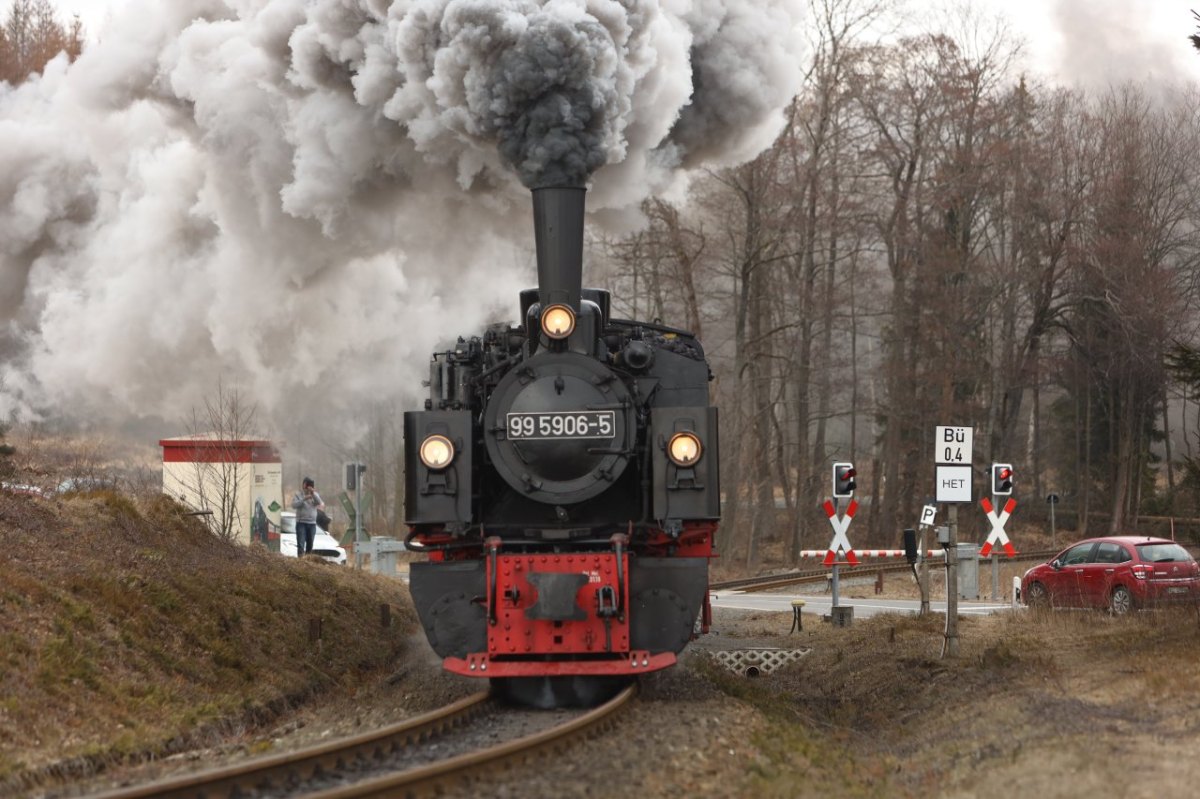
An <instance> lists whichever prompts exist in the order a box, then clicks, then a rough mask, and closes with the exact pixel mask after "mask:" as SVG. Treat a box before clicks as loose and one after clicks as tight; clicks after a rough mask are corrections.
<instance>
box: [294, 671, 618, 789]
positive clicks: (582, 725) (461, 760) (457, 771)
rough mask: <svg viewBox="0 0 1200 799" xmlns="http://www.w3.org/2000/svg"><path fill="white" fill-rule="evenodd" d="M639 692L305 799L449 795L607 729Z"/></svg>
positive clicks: (616, 697)
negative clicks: (465, 783)
mask: <svg viewBox="0 0 1200 799" xmlns="http://www.w3.org/2000/svg"><path fill="white" fill-rule="evenodd" d="M636 694H637V684H636V683H634V684H633V685H630V686H629V687H628V688H626V689H625V690H623V691H621V693H619V694H617V695H616V696H615V697H613V698H612V699H610V700H609V701H608V702H606V703H605V704H603V705H600V706H599V707H596V708H593V709H592V710H589V711H588V712H587V713H585V714H583V715H581V716H577V717H576V718H574V719H572V720H571V721H569V722H567V723H566V724H561V725H559V726H557V727H552V728H551V729H548V730H543V731H542V732H539V733H535V734H533V735H527V736H525V737H524V738H518V739H516V740H514V741H507V742H505V743H502V744H498V745H496V746H493V747H489V748H487V749H481V750H479V751H477V752H471V753H469V754H465V755H458V756H457V757H452V758H450V759H448V760H443V761H440V762H437V763H431V764H429V765H426V766H419V767H417V768H414V769H409V770H406V771H401V772H397V773H395V774H389V775H386V776H383V777H376V778H373V779H368V780H364V781H362V782H358V783H355V784H353V785H346V786H343V787H338V788H332V789H329V790H325V791H318V792H316V793H311V794H305V795H304V799H364V797H384V798H385V799H389V798H390V797H396V796H405V797H411V796H421V795H426V794H430V795H438V796H443V795H447V794H445V793H443V792H441V790H442V789H443V788H445V787H446V785H447V783H450V782H453V781H455V780H459V779H463V778H466V777H468V776H470V777H477V776H478V775H479V773H480V772H482V771H485V770H487V769H491V768H496V767H499V766H501V765H502V764H505V763H508V762H510V761H512V760H516V759H522V758H527V757H529V756H531V755H533V754H535V753H538V752H540V751H542V750H549V749H553V748H555V747H558V746H561V745H562V744H563V743H565V742H566V741H568V740H570V739H573V738H576V737H580V736H586V735H589V734H591V733H594V732H598V731H600V730H602V729H604V728H605V727H606V726H607V725H608V724H611V723H612V721H613V716H614V715H615V714H616V712H617V711H618V710H620V709H621V708H623V707H624V706H625V705H627V704H628V703H629V702H630V701H631V700H632V699H633V697H634V696H635V695H636ZM435 792H436V793H435Z"/></svg>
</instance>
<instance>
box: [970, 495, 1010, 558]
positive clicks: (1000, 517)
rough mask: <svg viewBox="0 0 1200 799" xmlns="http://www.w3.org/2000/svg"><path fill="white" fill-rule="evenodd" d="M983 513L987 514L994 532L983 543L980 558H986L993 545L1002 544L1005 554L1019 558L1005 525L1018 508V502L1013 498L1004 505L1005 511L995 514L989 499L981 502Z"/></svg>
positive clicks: (985, 498)
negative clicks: (1006, 532) (1005, 530)
mask: <svg viewBox="0 0 1200 799" xmlns="http://www.w3.org/2000/svg"><path fill="white" fill-rule="evenodd" d="M979 504H980V506H981V507H982V508H983V512H984V513H986V514H987V517H988V521H989V522H991V523H992V532H991V533H989V534H988V537H987V541H984V542H983V547H981V548H980V550H979V557H981V558H986V557H987V556H988V555H989V554H991V551H992V544H993V543H995V544H1000V545H1001V546H1003V547H1004V554H1006V555H1008V556H1009V557H1010V558H1015V557H1016V556H1017V550H1016V549H1015V548H1014V547H1013V545H1012V544H1011V543H1010V542H1009V540H1008V536H1007V535H1006V534H1005V532H1004V523H1005V522H1006V521H1008V517H1009V515H1010V514H1011V513H1012V512H1013V509H1014V508H1016V507H1017V501H1016V500H1015V499H1013V498H1012V497H1009V498H1008V502H1005V503H1004V510H1002V511H1000V512H999V513H995V512H993V510H992V501H991V500H990V499H988V498H987V497H984V498H983V499H981V500H979Z"/></svg>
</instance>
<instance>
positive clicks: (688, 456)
mask: <svg viewBox="0 0 1200 799" xmlns="http://www.w3.org/2000/svg"><path fill="white" fill-rule="evenodd" d="M703 453H704V449H703V448H702V447H701V446H700V439H699V438H697V437H696V434H695V433H676V434H675V435H673V436H671V441H670V442H669V443H668V444H667V456H668V457H669V458H670V459H671V462H672V463H674V464H675V465H676V466H684V467H686V466H693V465H695V463H696V461H698V460H700V456H701V455H702V454H703Z"/></svg>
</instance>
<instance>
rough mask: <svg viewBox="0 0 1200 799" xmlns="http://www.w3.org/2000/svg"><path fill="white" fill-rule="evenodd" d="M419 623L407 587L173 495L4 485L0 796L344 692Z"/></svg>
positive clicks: (382, 668) (399, 647) (0, 507)
mask: <svg viewBox="0 0 1200 799" xmlns="http://www.w3.org/2000/svg"><path fill="white" fill-rule="evenodd" d="M384 604H387V605H389V606H390V608H391V610H390V613H391V624H390V626H389V627H387V628H384V627H383V623H382V613H381V605H384ZM313 620H318V622H317V623H314V621H313ZM318 625H319V626H318ZM412 629H413V614H412V612H411V609H410V605H409V602H408V598H407V593H406V592H405V591H404V590H403V589H402V587H401V586H400V584H399V583H397V582H395V581H391V580H387V579H385V578H379V577H374V576H372V575H369V574H365V573H363V572H357V571H354V570H351V569H345V568H340V567H335V566H330V565H327V564H324V563H321V562H317V561H306V562H298V561H295V560H291V559H285V558H282V557H280V556H279V555H276V554H272V553H270V552H267V551H266V550H264V549H262V548H261V547H243V546H238V545H233V544H228V543H223V542H221V541H219V540H217V539H215V538H214V537H213V536H211V535H210V534H209V533H207V532H206V530H205V529H204V528H203V527H202V526H201V525H200V524H199V523H197V522H196V520H195V519H192V518H189V517H187V516H185V515H183V513H182V510H181V508H180V506H178V505H176V504H175V503H174V502H172V501H171V500H169V499H167V498H165V497H157V498H153V499H148V500H146V501H144V502H137V503H135V502H133V501H131V500H130V499H128V498H126V497H124V496H122V495H119V494H116V493H111V492H99V493H95V494H92V495H87V496H76V497H68V498H64V499H55V500H44V499H34V498H31V497H25V496H14V495H10V494H5V493H3V492H0V794H4V793H8V792H9V790H8V789H14V790H15V789H20V788H22V787H28V786H29V785H30V784H32V783H36V782H40V781H42V780H43V779H46V778H47V777H50V776H58V777H68V778H69V777H71V776H73V775H77V774H78V775H82V774H87V773H91V772H93V771H95V770H96V769H97V768H98V767H101V766H103V765H104V764H105V763H109V762H114V761H119V760H125V759H138V758H143V757H160V756H162V755H165V754H168V753H170V752H173V751H178V750H182V749H185V748H189V747H192V746H195V745H197V744H200V743H204V742H206V741H209V740H213V739H215V738H217V737H219V736H221V735H224V734H227V733H229V732H231V731H234V730H238V729H249V730H252V729H254V728H255V727H258V726H261V725H263V724H267V723H269V722H270V721H272V720H273V719H275V718H276V717H278V715H279V714H280V713H282V712H283V711H285V710H287V709H288V708H290V707H292V706H294V705H295V704H297V703H299V702H301V701H303V700H304V699H306V698H307V697H310V696H313V695H315V694H317V693H319V692H330V691H335V692H336V691H346V692H347V693H350V692H352V691H353V690H354V687H355V685H356V684H358V683H360V682H361V681H362V680H364V679H367V678H369V677H371V676H376V675H378V674H380V673H384V672H386V671H387V670H388V669H389V668H390V667H392V665H393V664H394V663H395V661H396V659H397V658H398V657H400V656H401V654H402V653H403V651H404V648H405V647H406V646H407V645H408V643H409V641H410V640H411V638H410V636H411V633H412ZM315 633H319V638H318V639H316V640H314V634H315Z"/></svg>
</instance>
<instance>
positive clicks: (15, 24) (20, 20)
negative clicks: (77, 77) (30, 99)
mask: <svg viewBox="0 0 1200 799" xmlns="http://www.w3.org/2000/svg"><path fill="white" fill-rule="evenodd" d="M82 52H83V24H82V23H81V22H80V20H79V18H78V17H74V18H73V19H72V21H71V23H70V24H68V25H63V24H62V23H60V22H59V21H58V15H57V12H56V10H55V8H54V5H53V4H52V3H51V2H50V0H13V1H12V5H11V6H10V7H9V10H8V17H7V19H6V20H5V23H4V28H3V30H0V81H7V82H9V83H12V84H18V83H21V82H22V81H24V80H25V79H26V78H28V77H29V76H30V75H32V74H34V73H36V72H40V71H41V70H43V69H44V68H45V66H46V64H48V63H49V62H50V60H51V59H52V58H54V57H55V56H57V55H58V54H59V53H66V54H67V57H68V58H69V59H70V60H72V61H74V60H75V59H76V58H78V57H79V55H80V53H82Z"/></svg>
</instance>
